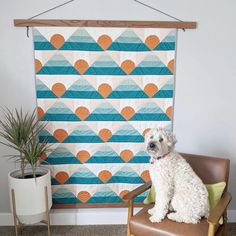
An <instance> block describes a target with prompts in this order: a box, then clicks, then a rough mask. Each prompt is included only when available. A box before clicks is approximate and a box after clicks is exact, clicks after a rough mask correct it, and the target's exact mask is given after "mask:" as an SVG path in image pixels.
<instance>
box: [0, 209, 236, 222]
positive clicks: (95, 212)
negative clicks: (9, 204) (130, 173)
mask: <svg viewBox="0 0 236 236" xmlns="http://www.w3.org/2000/svg"><path fill="white" fill-rule="evenodd" d="M138 210H139V209H136V211H138ZM50 219H51V224H52V225H107V224H126V220H127V209H125V208H117V209H114V208H107V209H104V208H102V209H101V208H99V209H96V208H93V209H61V210H51V212H50ZM228 222H236V210H229V211H228ZM4 225H5V226H7V225H13V219H12V214H11V213H0V226H4Z"/></svg>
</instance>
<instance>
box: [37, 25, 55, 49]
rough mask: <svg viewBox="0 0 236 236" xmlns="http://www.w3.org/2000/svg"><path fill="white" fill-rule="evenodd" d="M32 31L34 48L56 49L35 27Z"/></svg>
mask: <svg viewBox="0 0 236 236" xmlns="http://www.w3.org/2000/svg"><path fill="white" fill-rule="evenodd" d="M32 31H33V40H34V50H41V51H44V50H56V48H55V47H54V46H53V45H52V44H51V43H50V42H49V41H48V40H47V39H46V38H45V37H44V36H43V35H42V34H41V33H40V32H39V31H38V30H37V29H35V28H33V29H32Z"/></svg>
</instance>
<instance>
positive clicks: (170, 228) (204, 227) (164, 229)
mask: <svg viewBox="0 0 236 236" xmlns="http://www.w3.org/2000/svg"><path fill="white" fill-rule="evenodd" d="M151 207H152V205H148V206H146V207H144V208H143V209H142V210H141V211H140V212H138V213H137V214H136V215H135V216H133V217H132V218H131V220H130V231H131V234H134V235H135V236H157V235H158V236H190V235H191V236H207V233H208V223H207V220H206V219H202V220H201V221H200V223H198V224H185V223H177V222H174V221H172V220H169V219H168V218H166V219H164V220H163V221H162V222H161V223H152V222H151V221H150V220H149V217H150V215H149V214H148V212H147V211H148V209H149V208H151Z"/></svg>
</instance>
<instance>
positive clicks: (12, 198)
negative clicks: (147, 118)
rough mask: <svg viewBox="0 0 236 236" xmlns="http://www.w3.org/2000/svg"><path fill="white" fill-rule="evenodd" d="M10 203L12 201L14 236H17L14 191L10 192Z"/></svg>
mask: <svg viewBox="0 0 236 236" xmlns="http://www.w3.org/2000/svg"><path fill="white" fill-rule="evenodd" d="M11 201H12V209H13V220H14V226H15V232H16V236H18V227H19V226H18V224H17V215H16V198H15V191H14V189H12V190H11Z"/></svg>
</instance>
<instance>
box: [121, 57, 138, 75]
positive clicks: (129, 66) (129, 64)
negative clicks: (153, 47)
mask: <svg viewBox="0 0 236 236" xmlns="http://www.w3.org/2000/svg"><path fill="white" fill-rule="evenodd" d="M121 68H122V70H123V71H124V72H125V73H126V74H127V75H129V74H130V73H131V72H132V71H133V70H134V68H135V63H134V62H133V61H131V60H125V61H123V62H122V63H121Z"/></svg>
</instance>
